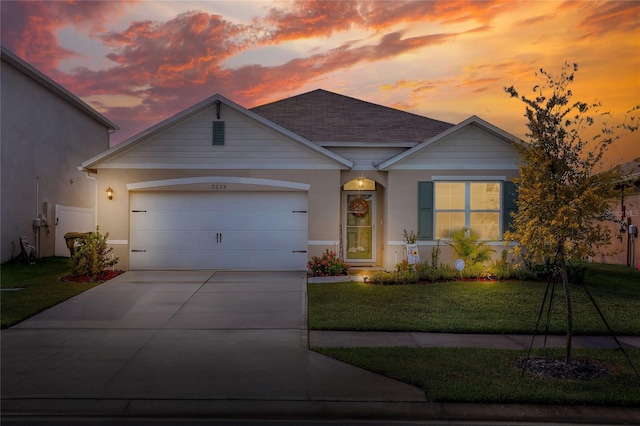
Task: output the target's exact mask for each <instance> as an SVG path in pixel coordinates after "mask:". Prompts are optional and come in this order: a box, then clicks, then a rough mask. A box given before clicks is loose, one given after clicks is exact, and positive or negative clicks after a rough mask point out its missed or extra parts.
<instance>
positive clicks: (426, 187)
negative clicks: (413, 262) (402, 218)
mask: <svg viewBox="0 0 640 426" xmlns="http://www.w3.org/2000/svg"><path fill="white" fill-rule="evenodd" d="M418 239H420V240H433V182H418Z"/></svg>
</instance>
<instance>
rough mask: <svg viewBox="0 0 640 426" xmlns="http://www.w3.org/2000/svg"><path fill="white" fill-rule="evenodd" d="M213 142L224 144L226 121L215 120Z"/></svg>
mask: <svg viewBox="0 0 640 426" xmlns="http://www.w3.org/2000/svg"><path fill="white" fill-rule="evenodd" d="M213 144H214V145H224V121H214V122H213Z"/></svg>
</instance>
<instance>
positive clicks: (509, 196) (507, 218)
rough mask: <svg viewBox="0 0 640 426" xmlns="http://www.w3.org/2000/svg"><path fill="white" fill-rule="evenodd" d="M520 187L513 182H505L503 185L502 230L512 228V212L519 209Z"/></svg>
mask: <svg viewBox="0 0 640 426" xmlns="http://www.w3.org/2000/svg"><path fill="white" fill-rule="evenodd" d="M517 201H518V188H517V187H516V184H515V183H513V182H505V183H504V185H503V186H502V206H503V207H502V232H507V231H509V230H511V229H510V228H511V224H512V223H513V217H511V213H512V212H513V213H516V212H517V211H518V204H517Z"/></svg>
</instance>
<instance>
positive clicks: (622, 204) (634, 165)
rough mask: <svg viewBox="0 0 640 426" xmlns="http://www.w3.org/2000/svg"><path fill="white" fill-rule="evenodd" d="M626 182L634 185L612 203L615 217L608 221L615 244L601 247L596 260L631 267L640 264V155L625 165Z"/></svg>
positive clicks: (623, 172) (623, 166)
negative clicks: (639, 250) (639, 249)
mask: <svg viewBox="0 0 640 426" xmlns="http://www.w3.org/2000/svg"><path fill="white" fill-rule="evenodd" d="M622 174H623V176H624V183H625V186H626V185H630V186H631V188H632V190H631V193H629V194H626V195H621V196H620V198H619V199H618V201H617V202H616V203H612V204H611V206H610V207H611V210H610V211H611V213H612V218H613V219H614V221H610V222H608V227H609V231H610V232H611V244H610V245H609V246H607V247H600V248H599V249H598V253H596V255H595V257H594V260H596V261H599V262H603V263H615V264H618V265H626V266H631V267H640V253H638V250H637V248H638V243H637V241H638V238H639V237H640V234H638V227H639V226H640V157H639V158H636V159H635V160H633V161H629V162H628V163H625V164H623V165H622Z"/></svg>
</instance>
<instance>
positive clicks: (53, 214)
mask: <svg viewBox="0 0 640 426" xmlns="http://www.w3.org/2000/svg"><path fill="white" fill-rule="evenodd" d="M0 56H1V59H2V60H1V61H0V62H1V66H0V78H1V83H0V85H1V86H2V91H1V92H0V93H1V96H0V98H1V109H2V126H0V128H1V134H0V140H1V145H2V165H1V168H0V170H1V174H2V176H1V179H0V180H1V182H2V191H0V192H1V193H2V202H1V205H2V225H1V230H2V231H1V238H0V262H5V261H8V260H10V259H13V258H14V257H16V256H18V254H19V253H20V238H21V237H26V240H27V242H28V243H29V245H32V246H34V247H35V248H36V249H37V252H38V255H39V256H41V257H45V256H54V255H57V256H69V249H68V248H67V245H66V241H65V239H64V235H65V234H66V233H67V232H73V231H78V232H84V231H92V230H95V226H96V209H95V207H96V206H95V202H96V195H97V193H96V182H95V181H93V180H89V179H87V178H86V175H85V173H83V172H82V171H80V170H78V164H80V163H81V162H82V161H83V160H85V159H86V158H88V157H89V156H92V155H96V154H98V153H99V152H102V151H104V150H105V149H108V148H109V135H110V134H111V133H112V132H114V131H115V130H117V129H118V127H117V126H116V125H115V124H113V123H112V122H111V121H109V120H108V119H107V118H105V117H104V116H103V115H102V114H100V113H99V112H97V111H96V110H94V109H93V108H91V107H90V106H89V105H87V104H86V103H85V102H83V101H82V100H80V99H79V98H78V97H77V96H75V95H74V94H72V93H71V92H69V91H68V90H67V89H65V88H64V87H62V86H61V85H60V84H58V83H57V82H55V81H54V80H52V79H51V78H49V77H48V76H47V75H45V74H43V73H42V72H41V71H39V70H38V69H36V68H35V67H33V66H32V65H31V64H29V63H27V62H25V61H24V60H23V59H22V58H20V57H18V56H17V55H15V54H14V53H13V52H11V51H10V50H8V49H6V48H5V47H2V48H1V55H0Z"/></svg>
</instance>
